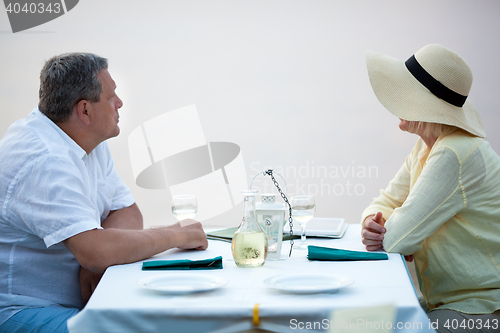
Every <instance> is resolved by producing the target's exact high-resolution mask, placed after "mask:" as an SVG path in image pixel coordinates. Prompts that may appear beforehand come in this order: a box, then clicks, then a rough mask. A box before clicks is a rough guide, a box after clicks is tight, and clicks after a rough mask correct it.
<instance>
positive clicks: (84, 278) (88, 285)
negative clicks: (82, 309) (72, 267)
mask: <svg viewBox="0 0 500 333" xmlns="http://www.w3.org/2000/svg"><path fill="white" fill-rule="evenodd" d="M103 274H104V273H94V272H92V271H89V270H88V269H85V268H83V267H81V266H80V288H81V290H82V298H83V303H84V304H87V302H88V301H89V299H90V296H92V293H93V292H94V290H95V288H96V287H97V284H98V283H99V281H100V280H101V277H102V275H103Z"/></svg>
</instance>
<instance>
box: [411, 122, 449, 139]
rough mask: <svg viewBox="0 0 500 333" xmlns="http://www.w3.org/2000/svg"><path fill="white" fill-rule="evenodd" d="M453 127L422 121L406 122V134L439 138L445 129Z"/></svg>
mask: <svg viewBox="0 0 500 333" xmlns="http://www.w3.org/2000/svg"><path fill="white" fill-rule="evenodd" d="M454 127H455V126H451V125H445V124H438V123H426V122H424V121H408V132H410V133H419V132H420V133H423V135H425V136H433V137H436V138H437V137H439V136H440V135H441V133H442V132H443V131H444V130H445V129H451V128H454Z"/></svg>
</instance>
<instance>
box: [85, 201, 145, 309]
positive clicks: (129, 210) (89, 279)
mask: <svg viewBox="0 0 500 333" xmlns="http://www.w3.org/2000/svg"><path fill="white" fill-rule="evenodd" d="M101 225H102V227H103V228H105V229H106V228H118V229H131V230H142V229H143V219H142V214H141V211H140V210H139V207H138V206H137V204H135V203H134V204H133V205H131V206H130V207H125V208H122V209H119V210H114V211H111V212H110V213H109V215H108V217H107V218H106V219H105V220H104V221H103V222H102V223H101ZM102 275H103V273H94V272H92V271H89V270H88V269H86V268H84V267H80V289H81V292H82V298H83V301H84V302H85V303H87V301H88V300H89V299H90V296H92V293H93V292H94V290H95V288H96V287H97V284H98V283H99V281H100V280H101V278H102Z"/></svg>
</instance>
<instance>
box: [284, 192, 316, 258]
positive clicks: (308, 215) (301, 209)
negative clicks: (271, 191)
mask: <svg viewBox="0 0 500 333" xmlns="http://www.w3.org/2000/svg"><path fill="white" fill-rule="evenodd" d="M290 205H291V206H292V217H293V219H294V220H295V221H297V222H299V224H300V227H301V228H302V234H301V236H300V244H299V246H297V248H298V249H301V250H304V249H307V241H306V224H307V222H309V220H310V219H312V217H313V216H314V213H315V212H316V203H315V202H314V198H313V197H312V196H311V195H297V196H294V197H292V198H291V200H290Z"/></svg>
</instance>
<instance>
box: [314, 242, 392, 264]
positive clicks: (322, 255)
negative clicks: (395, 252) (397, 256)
mask: <svg viewBox="0 0 500 333" xmlns="http://www.w3.org/2000/svg"><path fill="white" fill-rule="evenodd" d="M307 250H308V253H307V259H309V260H332V261H335V260H336V261H356V260H387V259H389V257H388V256H387V254H386V253H375V252H360V251H349V250H340V249H334V248H329V247H321V246H314V245H309V246H308V247H307Z"/></svg>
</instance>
